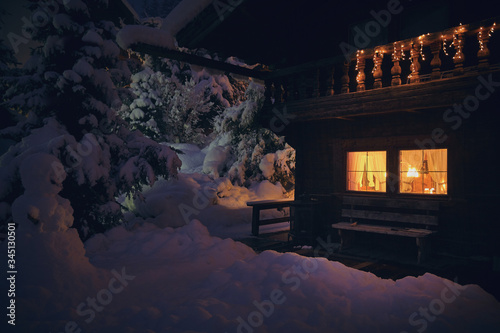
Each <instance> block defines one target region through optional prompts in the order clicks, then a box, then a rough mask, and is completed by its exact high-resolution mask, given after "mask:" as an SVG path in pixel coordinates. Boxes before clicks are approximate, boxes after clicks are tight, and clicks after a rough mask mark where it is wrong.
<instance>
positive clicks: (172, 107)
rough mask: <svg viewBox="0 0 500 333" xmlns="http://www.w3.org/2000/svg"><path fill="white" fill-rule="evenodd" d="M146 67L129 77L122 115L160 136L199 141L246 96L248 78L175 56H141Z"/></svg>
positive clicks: (155, 137)
mask: <svg viewBox="0 0 500 333" xmlns="http://www.w3.org/2000/svg"><path fill="white" fill-rule="evenodd" d="M144 59H145V69H144V70H143V71H141V72H140V73H137V74H135V75H133V76H132V83H131V85H130V86H131V88H132V92H133V93H134V96H135V97H134V98H133V99H132V100H130V101H129V102H128V103H127V102H125V103H124V105H123V106H122V109H121V111H120V114H121V115H122V117H123V118H124V119H125V120H127V122H128V123H130V124H131V126H132V128H137V129H140V130H141V131H142V132H143V133H145V134H146V135H148V136H149V137H151V138H153V139H155V140H158V141H167V142H189V143H196V144H199V145H202V144H203V143H205V141H206V139H207V134H209V133H211V132H212V131H213V121H214V118H215V117H216V116H217V115H219V114H220V113H221V112H222V111H223V110H224V109H226V108H228V107H231V106H234V105H239V104H240V103H241V102H242V101H243V100H245V89H246V87H247V86H248V83H247V82H246V81H242V80H236V79H234V78H232V77H231V76H226V75H223V74H216V75H211V74H209V73H208V72H207V71H206V70H204V69H199V70H198V71H196V70H194V69H193V68H191V66H189V65H186V64H181V63H179V62H178V61H175V60H169V59H162V58H154V57H150V56H148V55H145V56H144Z"/></svg>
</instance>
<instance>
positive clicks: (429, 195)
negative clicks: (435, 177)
mask: <svg viewBox="0 0 500 333" xmlns="http://www.w3.org/2000/svg"><path fill="white" fill-rule="evenodd" d="M432 150H446V171H431V172H435V173H438V172H444V173H446V182H445V184H446V193H425V192H402V191H401V182H402V174H403V173H404V172H407V171H402V170H401V152H402V151H422V152H423V153H422V154H425V151H432ZM449 155H450V149H449V147H436V148H431V149H411V148H397V149H396V154H395V158H396V163H397V167H398V171H397V179H398V186H397V193H398V194H399V195H403V196H409V197H413V198H414V197H415V196H420V197H422V198H433V197H438V196H439V197H445V196H449V195H450V185H449V184H450V181H449V179H450V177H449V175H450V164H449V163H448V160H449ZM421 162H423V160H422V161H421Z"/></svg>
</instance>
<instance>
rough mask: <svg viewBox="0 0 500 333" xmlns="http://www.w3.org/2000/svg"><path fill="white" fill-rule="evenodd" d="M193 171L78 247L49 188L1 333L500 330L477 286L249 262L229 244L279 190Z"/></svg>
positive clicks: (22, 239)
mask: <svg viewBox="0 0 500 333" xmlns="http://www.w3.org/2000/svg"><path fill="white" fill-rule="evenodd" d="M197 154H201V152H195V153H194V154H191V155H189V156H190V157H189V159H193V160H192V165H193V166H195V165H196V163H195V160H196V155H197ZM183 158H184V159H185V160H183V165H184V167H185V168H188V166H189V165H190V162H189V161H188V157H187V156H184V157H183ZM199 159H200V160H202V159H203V156H199ZM48 162H50V161H48ZM42 169H43V168H42ZM195 169H196V168H194V169H185V170H184V172H187V171H189V173H181V174H180V175H179V178H178V179H171V180H168V181H158V182H157V183H156V184H155V185H154V186H153V187H152V188H149V189H145V190H144V192H143V198H141V199H136V200H129V199H125V198H123V200H122V205H123V206H124V207H127V209H129V213H127V216H126V217H127V223H126V224H125V225H123V226H119V227H115V228H114V229H111V230H109V231H108V232H106V233H104V234H97V235H95V236H93V237H92V238H90V239H89V240H88V241H86V242H85V243H82V241H81V240H80V239H79V237H78V234H77V232H76V230H75V229H73V228H70V226H71V223H72V217H71V218H68V214H69V213H70V207H68V206H67V203H66V202H65V201H64V200H65V199H63V198H61V197H60V196H58V194H57V191H58V190H55V191H54V193H53V195H52V196H51V197H48V198H47V200H48V201H47V202H50V203H51V205H52V206H51V207H52V208H53V211H57V212H59V213H58V214H57V215H54V213H53V211H51V212H49V213H51V214H52V215H50V216H57V219H55V218H54V219H53V220H47V221H48V222H46V223H45V224H44V225H37V226H35V225H34V224H33V223H22V224H20V226H19V228H18V229H17V230H16V249H17V250H16V254H17V257H16V262H17V269H18V274H17V280H16V284H15V294H16V295H15V304H16V307H15V308H16V310H15V318H16V319H15V324H16V326H12V325H8V324H7V323H6V321H7V320H5V317H4V320H3V322H2V325H3V326H7V329H8V330H4V329H3V326H2V329H1V332H10V331H13V332H23V333H25V332H52V333H59V332H65V333H66V332H73V333H78V332H96V333H100V332H102V333H104V332H106V333H114V332H117V333H118V332H119V333H127V332H138V333H139V332H140V333H143V332H144V333H146V332H148V333H152V332H169V333H170V332H172V333H176V332H179V333H180V332H185V333H187V332H191V333H195V332H198V333H201V332H207V333H209V332H210V333H211V332H217V333H219V332H221V333H225V332H227V333H229V332H236V333H254V332H255V333H259V332H262V333H264V332H268V333H276V332H297V333H300V332H318V333H325V332H384V333H385V332H398V333H401V332H408V333H410V332H419V333H422V332H439V333H442V332H454V333H455V332H498V331H499V329H500V303H499V302H498V301H497V300H496V299H495V298H494V297H493V296H492V295H490V294H488V293H487V292H485V291H484V290H483V289H482V288H481V287H479V286H477V285H459V284H455V283H454V282H452V281H449V280H446V279H443V278H441V277H438V276H435V275H432V274H425V275H423V276H419V277H406V278H403V279H400V280H397V281H392V280H385V279H381V278H378V277H377V276H375V275H373V274H371V273H367V272H363V271H359V270H355V269H352V268H348V267H346V266H344V265H343V264H341V263H338V262H334V261H329V260H327V259H326V258H321V257H316V258H307V257H302V256H300V255H297V254H294V253H278V252H274V251H265V252H263V253H260V254H256V253H255V252H254V251H253V250H252V249H251V248H249V247H247V246H246V245H244V244H242V243H239V242H235V241H234V240H233V239H231V237H232V238H235V237H241V236H248V235H249V233H250V229H251V228H250V213H251V212H250V209H249V208H248V207H246V201H248V200H255V199H263V198H267V199H269V198H279V197H282V196H283V190H282V188H281V186H280V185H279V186H278V185H273V184H271V183H270V182H268V181H264V182H261V183H256V184H254V186H252V187H250V188H249V189H247V188H243V187H237V186H233V185H231V183H230V182H229V181H228V180H227V179H225V178H219V179H216V180H213V179H211V178H210V177H208V176H207V175H205V174H202V173H201V172H200V170H198V171H196V170H195ZM23 200H25V201H28V200H29V198H22V199H21V200H20V205H22V204H23V202H24V201H23ZM19 209H20V208H19ZM42 213H44V212H40V214H42ZM66 213H68V214H66ZM1 247H2V251H6V247H7V245H6V242H3V243H2V244H1ZM323 252H324V251H323ZM323 252H322V253H323ZM3 264H4V263H2V265H3ZM2 270H3V271H4V272H6V271H7V268H6V267H3V266H2ZM2 283H3V284H6V283H7V284H8V283H9V281H8V280H7V279H3V281H2ZM6 287H8V285H6ZM2 290H4V289H2ZM4 309H5V308H4ZM7 319H8V317H7Z"/></svg>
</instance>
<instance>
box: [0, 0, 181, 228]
mask: <svg viewBox="0 0 500 333" xmlns="http://www.w3.org/2000/svg"><path fill="white" fill-rule="evenodd" d="M37 6H38V4H37V1H31V9H32V10H34V11H36V10H37ZM106 11H107V1H64V3H63V4H61V5H60V6H59V10H58V12H57V13H55V14H54V16H53V17H52V22H51V24H47V25H45V26H43V27H33V28H34V29H33V31H30V33H31V34H32V36H33V38H34V39H35V40H37V41H40V42H41V43H42V45H43V46H41V47H39V48H37V49H35V50H34V54H33V56H32V57H31V59H30V60H29V61H28V63H27V64H26V66H25V70H24V72H23V73H22V75H19V76H18V77H17V78H16V80H15V81H13V82H12V83H11V85H10V87H9V89H8V90H7V91H6V93H5V95H4V98H5V99H6V100H8V104H7V105H6V106H7V107H8V108H9V109H11V110H15V111H16V112H20V113H21V114H22V115H24V116H25V117H24V120H23V121H22V122H21V123H19V124H18V125H17V126H16V127H15V128H13V127H11V128H6V129H3V130H2V131H1V133H0V136H1V135H8V134H9V133H13V132H16V133H21V134H22V138H21V139H19V140H18V142H17V144H15V145H14V146H12V147H11V148H10V149H9V151H8V152H7V153H5V154H4V155H3V156H2V157H1V158H0V166H1V171H0V183H1V184H2V186H1V188H0V202H4V203H6V204H7V205H9V206H10V205H12V203H13V202H14V201H15V200H16V199H17V198H19V197H21V196H22V195H26V191H28V189H27V188H26V186H23V185H22V184H21V177H20V174H19V169H20V167H21V166H23V168H24V170H29V167H30V166H29V165H28V166H27V165H26V163H27V162H26V163H24V162H25V161H29V160H28V158H29V157H30V156H31V155H33V154H37V153H44V154H49V155H51V156H53V159H54V160H53V162H54V163H53V165H52V166H53V168H54V172H55V173H56V174H59V175H60V176H61V178H62V176H63V175H64V174H67V177H66V178H65V179H64V180H63V181H61V182H62V187H63V188H62V190H61V191H60V193H59V195H60V197H61V198H65V199H68V200H69V201H70V203H71V208H72V209H73V211H74V213H73V217H74V224H73V227H75V228H77V230H78V231H79V233H80V236H81V237H82V238H87V237H89V236H90V235H92V234H93V233H96V232H100V231H103V230H106V229H108V228H109V227H111V226H113V225H116V224H117V223H119V222H120V220H121V214H122V213H121V209H120V206H119V204H118V203H117V200H116V198H117V197H118V196H119V195H120V194H123V193H130V194H133V193H135V192H137V191H138V190H140V188H141V186H142V185H144V184H151V183H153V182H154V181H155V179H156V178H157V177H158V176H162V177H165V178H167V177H171V176H175V175H176V173H177V170H178V169H179V167H180V164H181V162H180V160H179V159H178V157H177V155H176V154H175V152H173V151H172V150H171V149H170V148H169V147H166V146H163V145H160V144H158V143H157V142H155V141H153V140H151V139H149V138H147V137H145V136H143V135H142V134H141V133H140V132H138V131H130V130H129V129H128V124H127V123H125V122H124V121H123V120H122V119H121V118H120V116H119V115H118V114H117V111H116V110H117V109H119V108H120V107H121V98H122V97H124V96H128V94H129V90H128V88H127V85H128V84H129V82H130V75H131V71H130V67H129V65H134V63H132V62H131V60H130V59H127V58H126V56H122V55H120V49H119V47H118V46H117V44H116V43H115V36H116V33H117V28H116V27H115V25H114V23H112V22H110V21H105V20H102V14H103V13H106ZM93 14H99V16H100V19H99V21H94V20H93V19H92V15H93ZM134 66H135V65H134ZM31 168H33V170H35V169H36V168H38V166H37V165H36V164H33V165H31ZM24 172H25V173H26V172H27V171H24ZM45 190H46V191H49V188H45ZM36 195H39V196H44V195H46V194H45V193H44V190H43V189H41V190H39V191H38V192H37V194H36ZM2 207H4V210H5V209H7V210H8V208H5V207H6V205H5V204H2ZM68 211H69V210H68ZM15 220H16V218H15V217H14V221H15ZM15 222H17V221H15Z"/></svg>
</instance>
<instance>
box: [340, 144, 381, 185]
mask: <svg viewBox="0 0 500 333" xmlns="http://www.w3.org/2000/svg"><path fill="white" fill-rule="evenodd" d="M386 176H387V161H386V152H385V151H369V152H367V151H364V152H349V153H347V190H349V191H374V192H385V190H386Z"/></svg>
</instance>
